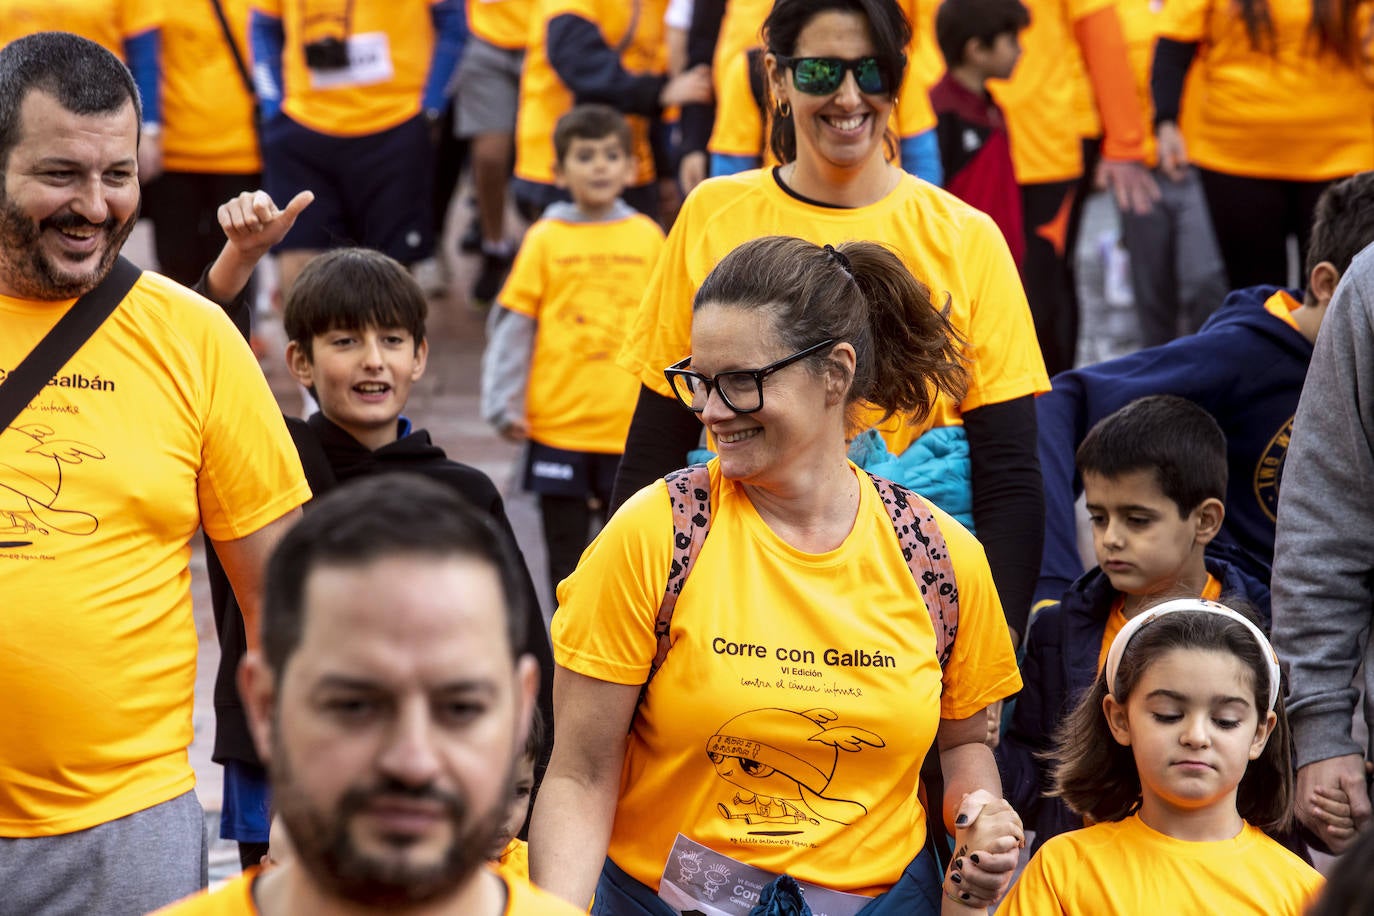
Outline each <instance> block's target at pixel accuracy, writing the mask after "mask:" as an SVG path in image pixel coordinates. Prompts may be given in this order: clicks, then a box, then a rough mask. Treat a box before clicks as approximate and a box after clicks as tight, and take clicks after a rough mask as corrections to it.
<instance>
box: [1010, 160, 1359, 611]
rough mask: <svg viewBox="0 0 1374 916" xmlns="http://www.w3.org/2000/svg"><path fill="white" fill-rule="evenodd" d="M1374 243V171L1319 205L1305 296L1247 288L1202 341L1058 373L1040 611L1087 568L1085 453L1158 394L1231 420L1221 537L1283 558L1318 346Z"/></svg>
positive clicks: (1043, 445)
mask: <svg viewBox="0 0 1374 916" xmlns="http://www.w3.org/2000/svg"><path fill="white" fill-rule="evenodd" d="M1371 242H1374V172H1362V173H1360V174H1358V175H1353V176H1351V177H1350V178H1347V179H1345V180H1343V181H1339V182H1336V183H1335V184H1333V185H1331V186H1330V187H1329V188H1327V189H1326V191H1324V192H1323V193H1322V196H1321V198H1320V200H1319V201H1318V202H1317V208H1316V213H1315V216H1314V221H1313V226H1312V236H1311V241H1310V242H1309V244H1308V250H1307V289H1306V290H1305V291H1303V290H1296V289H1279V288H1277V287H1273V286H1255V287H1250V288H1248V289H1241V290H1235V291H1233V292H1232V293H1231V294H1230V295H1229V296H1228V297H1227V298H1226V300H1225V301H1224V302H1223V303H1222V305H1221V307H1220V308H1219V309H1218V310H1217V311H1216V312H1215V313H1214V314H1213V315H1212V317H1211V318H1209V319H1208V320H1207V323H1206V324H1205V325H1203V327H1202V329H1201V330H1200V331H1198V333H1196V334H1191V335H1188V336H1186V337H1181V338H1179V339H1178V340H1174V341H1172V342H1170V343H1168V344H1165V345H1163V346H1159V347H1150V348H1148V349H1145V350H1140V351H1138V352H1136V353H1132V354H1130V355H1128V356H1123V357H1120V358H1118V359H1113V360H1108V361H1106V362H1102V363H1098V364H1096V365H1093V366H1085V367H1083V368H1080V369H1074V370H1072V371H1070V372H1063V373H1060V374H1059V375H1057V376H1055V377H1054V380H1053V390H1052V391H1050V392H1049V393H1048V394H1045V395H1042V396H1041V397H1039V398H1037V399H1036V405H1035V407H1036V419H1037V421H1038V423H1039V436H1038V442H1039V452H1040V468H1041V471H1042V473H1043V474H1044V479H1045V550H1044V555H1043V558H1042V561H1041V566H1040V580H1039V583H1038V584H1037V586H1036V591H1035V601H1036V606H1039V605H1040V604H1042V603H1044V602H1047V601H1050V602H1052V601H1057V600H1059V596H1060V595H1062V594H1063V593H1064V589H1065V588H1067V587H1068V585H1069V583H1070V582H1072V581H1073V580H1074V579H1076V578H1078V576H1079V575H1080V574H1081V573H1082V571H1083V565H1082V562H1081V561H1080V560H1079V554H1078V547H1077V539H1078V531H1077V524H1076V519H1075V510H1074V499H1075V498H1076V496H1077V494H1078V492H1079V489H1080V487H1081V484H1080V482H1079V481H1078V479H1077V477H1076V475H1075V473H1074V467H1073V450H1074V449H1075V448H1076V447H1077V446H1078V443H1079V442H1080V441H1081V440H1082V438H1083V435H1084V433H1086V432H1087V430H1088V428H1089V427H1091V426H1092V425H1093V424H1094V423H1096V422H1097V421H1098V420H1100V419H1101V418H1103V417H1105V416H1107V415H1108V414H1110V413H1111V412H1112V411H1114V410H1117V409H1118V408H1120V407H1121V406H1122V405H1124V404H1126V403H1128V402H1130V401H1132V400H1135V399H1136V398H1139V397H1143V396H1145V395H1149V394H1174V395H1178V396H1179V397H1184V398H1187V399H1188V400H1190V401H1193V402H1194V403H1196V404H1198V405H1200V406H1201V407H1203V408H1204V409H1206V410H1207V411H1208V412H1209V413H1211V414H1212V416H1213V417H1214V418H1215V419H1216V421H1217V422H1218V423H1219V424H1220V425H1221V428H1222V431H1223V432H1224V433H1225V434H1226V442H1227V452H1228V460H1229V462H1230V475H1229V481H1230V483H1229V488H1228V491H1227V496H1226V508H1227V514H1226V520H1225V522H1224V523H1223V525H1222V530H1221V533H1220V535H1219V540H1220V541H1222V542H1226V543H1229V544H1231V545H1234V546H1236V547H1240V548H1243V549H1244V551H1245V552H1247V553H1249V554H1251V555H1253V557H1254V558H1256V559H1258V560H1260V561H1262V562H1263V563H1264V564H1268V563H1270V562H1271V561H1272V558H1273V554H1274V518H1275V514H1276V511H1277V508H1278V495H1279V477H1280V474H1281V472H1282V469H1283V461H1284V455H1285V454H1286V452H1287V449H1288V438H1289V435H1290V434H1291V433H1292V429H1293V415H1294V414H1295V413H1296V412H1297V407H1298V395H1299V393H1300V392H1301V391H1302V385H1303V380H1304V379H1305V378H1306V376H1307V365H1308V362H1309V361H1310V360H1311V358H1312V344H1313V342H1314V341H1315V340H1316V339H1317V329H1318V328H1320V327H1321V323H1322V318H1323V317H1324V316H1325V314H1326V306H1327V303H1329V302H1330V301H1331V297H1332V295H1333V294H1334V293H1335V289H1336V283H1337V281H1339V280H1340V277H1341V274H1342V273H1343V272H1344V271H1345V269H1346V268H1347V267H1348V266H1349V265H1350V261H1351V259H1352V258H1353V257H1354V256H1355V254H1356V252H1358V251H1359V250H1360V249H1362V248H1363V247H1364V246H1366V245H1368V244H1370V243H1371ZM1266 575H1267V573H1266Z"/></svg>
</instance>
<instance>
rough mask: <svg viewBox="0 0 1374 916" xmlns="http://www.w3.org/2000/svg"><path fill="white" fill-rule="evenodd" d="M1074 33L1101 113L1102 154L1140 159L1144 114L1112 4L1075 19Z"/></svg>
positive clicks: (1141, 154) (1119, 157)
mask: <svg viewBox="0 0 1374 916" xmlns="http://www.w3.org/2000/svg"><path fill="white" fill-rule="evenodd" d="M1073 33H1074V37H1075V38H1076V39H1077V40H1078V47H1079V48H1080V49H1081V50H1082V52H1083V63H1084V64H1085V65H1086V66H1087V69H1088V79H1089V80H1090V81H1091V82H1092V87H1093V93H1094V94H1095V95H1096V96H1097V110H1098V113H1099V114H1100V115H1101V116H1102V128H1103V134H1104V138H1103V141H1102V156H1103V158H1104V159H1125V160H1135V161H1143V160H1144V158H1145V130H1144V123H1145V116H1144V114H1142V113H1141V111H1140V99H1139V97H1138V96H1137V94H1136V85H1135V74H1134V73H1133V72H1132V71H1131V58H1130V52H1129V51H1128V49H1127V47H1126V37H1125V35H1124V34H1123V33H1122V31H1121V20H1120V19H1119V18H1118V17H1117V15H1116V7H1115V5H1113V6H1106V7H1103V8H1102V9H1099V10H1096V11H1094V12H1091V13H1088V14H1087V15H1086V16H1083V17H1082V18H1080V19H1075V20H1074V23H1073Z"/></svg>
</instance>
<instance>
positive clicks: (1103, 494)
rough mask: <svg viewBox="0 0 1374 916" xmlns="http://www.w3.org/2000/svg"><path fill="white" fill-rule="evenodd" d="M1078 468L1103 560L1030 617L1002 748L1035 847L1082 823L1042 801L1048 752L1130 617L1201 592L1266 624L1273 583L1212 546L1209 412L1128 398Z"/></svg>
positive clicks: (1012, 795) (1158, 399) (1010, 792)
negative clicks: (1021, 683) (1020, 683)
mask: <svg viewBox="0 0 1374 916" xmlns="http://www.w3.org/2000/svg"><path fill="white" fill-rule="evenodd" d="M1077 464H1078V471H1079V474H1081V475H1082V478H1083V487H1084V493H1085V494H1086V497H1087V503H1088V514H1089V516H1090V517H1091V519H1092V531H1093V552H1094V554H1095V555H1096V557H1097V563H1098V565H1097V567H1096V568H1094V569H1092V570H1090V571H1089V572H1087V573H1085V574H1084V575H1083V576H1082V577H1081V578H1080V579H1079V580H1078V581H1077V582H1075V583H1074V584H1073V585H1072V586H1071V587H1070V588H1069V590H1068V591H1067V592H1066V593H1065V594H1064V596H1063V600H1062V601H1061V602H1060V603H1058V604H1055V605H1049V606H1047V607H1045V608H1043V609H1042V610H1041V611H1040V612H1039V613H1038V614H1037V615H1036V616H1035V619H1034V622H1033V624H1032V625H1031V627H1030V632H1029V634H1028V636H1027V639H1026V644H1025V657H1024V660H1023V662H1022V677H1023V678H1024V680H1025V685H1026V686H1025V689H1024V690H1022V691H1021V693H1020V694H1019V695H1018V697H1017V700H1016V708H1015V710H1014V711H1013V713H1012V720H1011V727H1010V728H1009V730H1008V731H1007V734H1006V735H1005V736H1003V738H1002V741H1001V743H1000V744H999V745H998V747H997V750H996V755H997V763H998V768H999V769H1000V770H1001V773H1002V785H1003V788H1004V791H1005V792H1006V796H1007V799H1008V800H1009V801H1010V802H1011V803H1012V805H1013V806H1014V807H1015V808H1016V810H1017V812H1018V813H1019V814H1020V815H1021V818H1022V821H1023V822H1024V823H1025V826H1026V829H1028V830H1034V831H1035V834H1036V836H1035V844H1036V846H1037V847H1038V846H1039V844H1041V843H1044V842H1045V841H1046V840H1047V839H1049V838H1050V837H1052V836H1054V835H1056V834H1059V833H1063V832H1065V831H1067V830H1073V829H1076V828H1078V827H1082V826H1083V819H1082V818H1081V817H1079V816H1077V815H1075V814H1073V812H1071V811H1070V810H1069V808H1068V806H1067V805H1065V804H1064V803H1063V802H1062V801H1061V800H1060V799H1058V798H1051V797H1047V795H1046V792H1047V791H1048V790H1049V788H1050V787H1051V785H1052V779H1051V776H1050V770H1051V765H1050V764H1049V763H1048V762H1046V761H1045V760H1044V759H1042V756H1041V755H1042V754H1043V753H1046V752H1048V751H1050V750H1052V748H1053V742H1054V734H1055V731H1056V730H1057V729H1058V728H1059V726H1060V724H1061V722H1062V721H1063V720H1064V718H1065V717H1066V716H1067V715H1068V713H1069V711H1070V710H1071V709H1072V708H1073V706H1074V704H1075V703H1076V701H1077V700H1078V698H1079V697H1080V696H1081V695H1082V693H1083V692H1084V691H1085V690H1087V689H1088V688H1089V687H1090V686H1091V685H1092V683H1093V681H1094V680H1096V678H1097V675H1098V672H1099V671H1100V670H1101V668H1102V664H1103V662H1104V661H1105V660H1106V656H1107V650H1108V649H1109V648H1110V647H1111V644H1112V640H1113V639H1114V638H1115V637H1116V634H1117V633H1119V632H1121V628H1122V627H1124V626H1125V625H1126V621H1128V620H1130V619H1131V618H1132V617H1135V616H1136V615H1138V614H1140V613H1141V612H1142V611H1144V610H1145V609H1147V608H1148V607H1149V606H1150V605H1151V604H1154V603H1157V602H1158V601H1159V600H1160V599H1163V598H1169V597H1180V596H1184V595H1187V596H1193V595H1196V596H1200V597H1202V598H1211V599H1218V598H1220V599H1222V600H1229V601H1235V600H1240V601H1243V602H1245V603H1247V604H1249V605H1250V606H1251V607H1252V608H1253V609H1254V610H1255V611H1256V612H1257V614H1258V616H1259V618H1260V620H1261V621H1262V626H1263V627H1264V629H1266V630H1267V629H1268V626H1269V587H1268V586H1267V585H1266V584H1265V583H1264V582H1262V581H1260V580H1259V579H1258V578H1256V577H1254V576H1253V575H1251V574H1249V573H1248V572H1246V571H1245V570H1244V568H1243V566H1242V565H1237V564H1236V563H1233V562H1232V559H1233V558H1234V557H1233V553H1232V552H1230V551H1228V550H1227V549H1226V548H1223V547H1221V545H1214V544H1213V539H1214V538H1215V537H1216V534H1217V532H1218V531H1219V530H1220V528H1221V522H1222V518H1223V517H1224V516H1225V507H1224V503H1223V500H1224V498H1225V496H1226V477H1227V468H1226V437H1225V435H1224V434H1223V433H1222V431H1221V428H1220V427H1219V426H1218V425H1217V422H1216V420H1214V419H1212V417H1211V415H1210V414H1208V413H1207V411H1205V410H1203V409H1202V408H1201V407H1198V406H1197V405H1196V404H1193V403H1192V402H1191V401H1187V400H1184V399H1183V398H1178V397H1173V396H1170V395H1157V396H1153V397H1146V398H1141V399H1140V400H1137V401H1132V402H1131V403H1130V404H1127V405H1126V406H1125V407H1123V408H1121V409H1120V410H1118V411H1116V412H1115V413H1113V414H1111V415H1110V416H1108V417H1107V418H1106V419H1104V420H1102V421H1101V422H1100V423H1098V424H1097V425H1096V426H1094V427H1093V428H1092V431H1091V432H1089V433H1088V435H1087V437H1086V438H1084V440H1083V444H1082V445H1081V446H1079V448H1078V454H1077Z"/></svg>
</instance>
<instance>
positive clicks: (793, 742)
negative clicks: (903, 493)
mask: <svg viewBox="0 0 1374 916" xmlns="http://www.w3.org/2000/svg"><path fill="white" fill-rule="evenodd" d="M708 468H709V471H710V481H711V483H710V489H711V494H710V501H711V506H712V521H711V532H710V535H709V536H708V537H707V538H706V541H705V544H704V546H703V547H702V550H701V553H700V555H699V556H698V557H697V559H696V561H695V564H694V565H693V567H692V571H691V575H689V576H688V577H687V580H686V583H685V584H684V585H683V587H682V591H681V592H680V594H679V596H678V601H677V606H676V609H675V611H674V613H673V619H672V624H671V630H670V636H671V639H672V649H671V650H670V651H669V652H668V654H667V657H666V659H665V661H664V662H663V665H662V666H661V667H660V668H659V669H658V672H657V674H656V675H655V677H654V679H653V680H652V681H651V682H650V684H649V689H648V691H647V694H646V696H645V698H644V700H643V702H642V703H641V705H640V706H639V709H638V711H637V713H636V715H635V719H634V723H633V726H632V729H631V732H630V735H629V740H628V748H627V751H626V755H625V763H624V768H623V770H622V774H621V781H620V790H619V797H618V801H617V803H616V810H615V823H614V826H613V828H612V832H611V841H610V847H609V851H608V856H609V858H610V859H611V860H612V861H614V862H615V863H616V864H617V865H619V866H620V867H621V868H623V869H624V870H625V871H626V872H628V873H629V874H630V875H631V876H632V877H634V878H635V879H636V880H638V881H640V882H642V883H644V884H646V885H648V886H649V887H651V888H658V886H659V878H660V876H661V875H662V874H663V871H664V868H665V866H667V865H668V864H669V863H668V861H667V860H668V854H669V850H670V848H671V847H672V845H673V843H674V839H675V837H676V836H677V835H678V834H679V833H680V834H682V835H683V836H685V837H687V838H688V839H690V840H692V841H694V842H696V843H699V844H701V845H704V846H706V847H709V848H710V849H713V850H715V851H716V852H719V853H722V854H724V855H727V856H730V857H731V858H734V859H736V860H737V861H741V862H745V863H748V864H750V865H753V866H756V867H758V868H763V869H766V870H767V871H770V872H773V873H775V874H778V873H782V872H787V873H788V874H790V875H792V876H793V877H795V878H797V879H798V880H802V881H809V882H811V883H814V884H819V885H822V886H824V887H828V888H832V889H835V890H839V891H844V892H849V893H858V894H864V895H869V896H872V895H874V894H878V893H881V892H883V891H885V890H886V889H887V888H888V887H889V886H891V884H892V883H893V882H895V881H896V880H897V878H898V877H899V876H900V875H901V873H902V870H903V869H904V868H905V866H906V865H907V864H908V862H910V860H911V859H912V858H913V857H914V856H915V855H916V854H917V852H919V851H920V849H921V845H922V843H923V842H924V839H925V830H926V825H925V814H924V812H923V811H922V809H921V805H920V804H918V803H917V800H916V799H917V789H918V783H919V775H920V773H919V771H920V767H921V761H922V760H923V759H924V757H925V755H926V752H927V751H928V750H929V748H930V746H931V742H932V740H933V739H934V736H935V731H936V727H937V726H938V724H939V720H940V719H942V718H944V719H962V718H967V717H969V716H972V715H974V714H975V713H977V712H978V711H979V710H981V709H983V708H984V707H985V706H987V705H989V704H990V703H992V702H995V701H996V700H998V699H1001V698H1003V697H1006V696H1008V695H1010V694H1011V693H1013V692H1015V691H1016V690H1017V689H1019V687H1020V683H1021V679H1020V675H1019V674H1018V673H1017V670H1016V660H1015V657H1014V655H1013V653H1012V649H1011V640H1010V637H1009V636H1008V634H1007V627H1006V621H1005V619H1004V618H1003V616H1002V609H1001V603H1000V601H999V600H998V598H997V590H996V588H995V586H994V585H993V582H992V575H991V573H990V572H989V570H988V565H987V559H986V557H985V556H984V555H983V548H982V546H981V545H979V543H978V542H977V540H976V539H975V538H974V537H973V535H971V534H969V533H968V531H967V530H966V529H964V528H963V527H962V526H960V525H959V523H958V522H956V521H955V520H954V519H952V518H951V517H950V516H948V515H946V514H944V513H943V512H941V511H940V510H939V509H936V508H934V507H933V506H932V507H931V509H932V511H933V512H934V513H935V516H936V518H937V520H938V522H939V525H940V530H941V532H942V534H943V535H944V538H945V541H946V543H947V544H948V545H949V554H950V558H951V560H952V562H953V564H954V569H955V575H956V578H957V581H958V588H959V631H958V635H957V636H956V638H955V640H954V650H953V655H952V657H951V659H950V661H949V663H948V665H947V666H946V668H945V669H944V671H943V672H942V671H941V669H940V665H939V662H938V661H937V659H936V657H935V633H934V630H933V629H932V627H931V623H930V617H929V614H928V612H927V611H926V609H925V606H924V604H923V603H922V600H921V597H920V591H919V589H918V588H917V586H916V583H915V581H914V580H913V579H912V576H911V571H910V569H909V568H908V567H907V564H906V561H905V559H904V558H903V556H902V551H901V547H900V545H899V544H898V542H897V536H896V534H895V533H894V531H893V527H892V521H891V519H890V518H889V517H888V515H887V514H886V512H885V511H884V509H883V507H882V504H881V500H880V498H879V496H878V493H877V490H876V489H874V487H873V484H872V481H870V480H869V479H868V477H867V476H866V475H865V474H863V473H862V472H860V471H858V470H857V468H854V467H853V466H852V465H851V466H850V468H851V471H852V472H853V473H855V474H856V476H857V478H858V481H859V484H860V494H861V495H860V497H859V506H858V514H857V516H856V519H855V522H854V527H853V529H852V530H851V531H850V533H849V535H848V536H847V537H846V538H845V540H844V542H843V543H842V544H841V545H840V546H839V547H837V548H835V549H834V550H831V551H829V552H826V553H820V554H810V553H804V552H802V551H800V550H797V549H796V548H794V547H792V546H791V545H789V544H788V543H786V542H785V541H784V540H782V539H781V538H780V537H778V536H777V535H776V534H774V533H773V531H772V530H771V529H770V528H769V527H768V525H767V524H766V523H765V522H764V521H763V519H762V518H761V517H760V516H759V514H758V512H757V510H756V509H755V508H754V506H753V503H751V502H750V501H749V498H748V496H747V495H746V494H745V491H744V489H743V487H742V486H740V485H739V484H737V483H734V482H732V481H730V480H726V479H725V478H723V477H722V476H721V474H720V468H719V461H718V460H713V461H712V462H710V464H709V465H708ZM673 554H674V548H673V521H672V515H671V507H670V504H669V501H668V494H667V485H666V484H665V483H664V482H663V481H657V482H656V483H654V484H652V485H650V486H648V487H645V488H644V489H643V490H641V491H640V492H639V493H637V494H635V495H634V496H633V497H631V498H630V500H629V501H627V502H626V503H625V504H624V505H623V506H621V508H620V509H619V511H617V512H616V514H615V515H614V516H613V517H612V518H611V520H610V522H609V523H608V524H607V526H606V528H605V529H604V530H603V531H602V532H601V534H600V535H599V536H598V537H597V538H596V540H595V541H593V542H592V544H591V546H590V547H588V548H587V551H586V553H584V554H583V556H582V560H581V562H580V563H579V564H578V567H577V570H576V571H575V572H574V573H573V574H572V575H571V576H570V577H568V578H567V579H565V580H564V581H563V583H562V584H561V585H560V586H559V590H558V599H559V602H558V613H557V614H555V615H554V618H553V645H554V657H555V659H556V660H557V662H558V664H559V665H561V666H563V667H564V668H567V669H570V670H572V671H575V672H577V673H579V674H582V675H585V676H587V677H592V678H596V679H598V680H602V681H608V682H611V683H617V684H642V683H643V682H644V680H645V678H646V676H647V674H648V671H649V667H650V662H651V660H652V659H653V657H654V653H655V648H656V644H657V642H656V638H655V636H654V624H655V619H656V617H657V613H658V607H659V604H660V601H661V599H662V597H663V590H664V587H665V585H666V582H667V578H668V570H669V565H670V563H671V562H672V559H673Z"/></svg>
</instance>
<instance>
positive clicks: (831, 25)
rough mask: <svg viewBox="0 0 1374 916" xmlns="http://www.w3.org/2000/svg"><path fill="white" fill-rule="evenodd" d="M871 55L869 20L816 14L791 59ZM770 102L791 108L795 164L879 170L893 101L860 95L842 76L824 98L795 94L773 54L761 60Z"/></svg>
mask: <svg viewBox="0 0 1374 916" xmlns="http://www.w3.org/2000/svg"><path fill="white" fill-rule="evenodd" d="M874 52H875V48H874V44H873V39H872V37H871V36H870V34H869V29H868V21H867V20H866V19H864V17H863V16H862V15H860V14H859V13H855V12H840V11H837V10H827V11H825V12H822V13H817V14H816V15H815V16H813V17H812V18H811V20H810V21H809V22H808V23H807V24H806V26H805V27H804V28H803V29H802V30H801V32H800V33H799V34H798V35H797V45H796V47H795V48H794V49H792V52H791V54H790V55H789V56H791V57H794V58H796V57H838V58H842V59H845V60H854V59H857V58H861V57H868V56H871V55H873V54H874ZM764 65H765V66H766V67H767V69H768V78H769V82H770V85H771V88H772V91H773V97H774V98H776V99H777V100H778V101H779V102H786V103H787V104H790V105H791V106H792V120H793V123H794V124H795V125H796V131H797V160H798V162H799V163H800V162H802V160H807V161H808V162H809V163H811V164H813V165H820V164H825V165H828V166H829V167H830V168H834V169H840V170H846V171H847V170H856V169H862V168H863V167H865V166H869V167H873V166H874V165H875V160H876V167H882V165H883V134H884V131H886V129H887V119H888V115H889V114H891V112H892V99H891V98H889V97H888V96H886V95H869V94H865V93H863V92H860V91H859V86H858V84H857V83H856V82H855V80H854V74H853V72H849V73H846V74H845V76H844V80H843V81H842V82H841V83H840V86H839V88H838V89H836V90H835V91H834V92H832V93H830V94H829V95H823V96H818V95H808V94H806V93H804V92H800V91H798V90H797V88H796V86H794V85H793V82H792V71H791V70H790V69H788V68H785V67H782V66H781V65H779V63H778V60H777V58H776V57H775V56H774V55H773V54H771V53H770V54H767V55H765V56H764Z"/></svg>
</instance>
